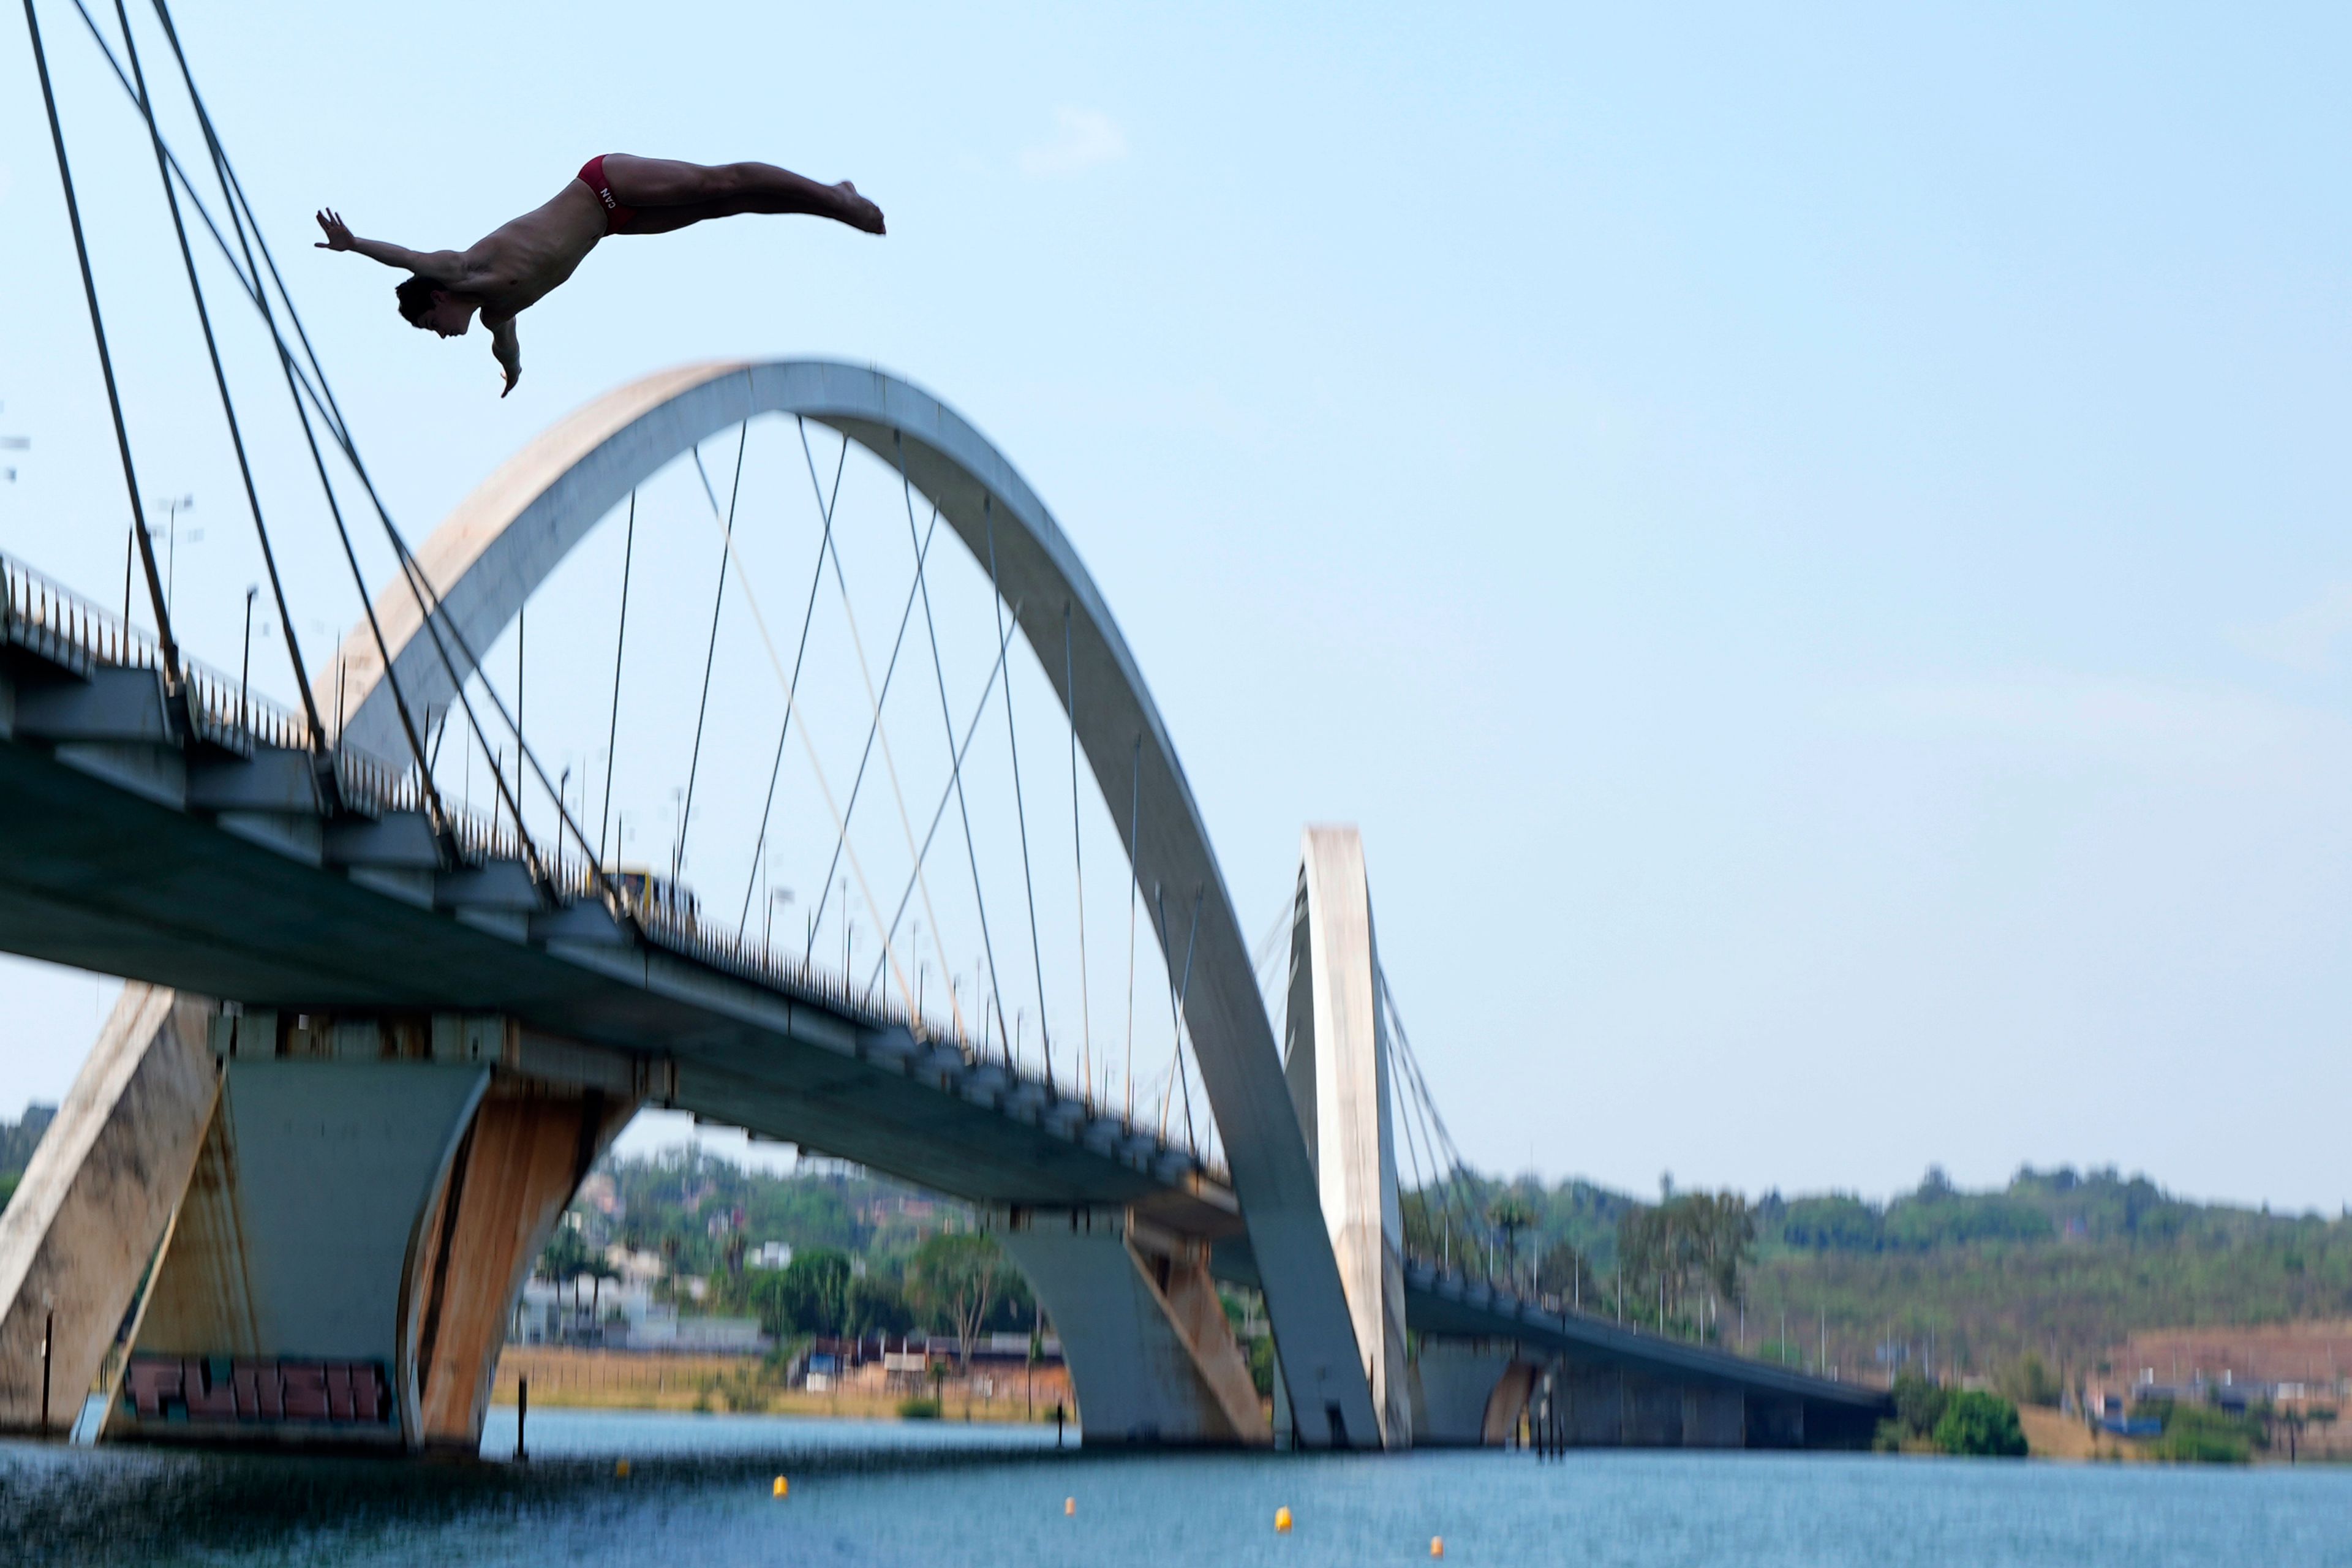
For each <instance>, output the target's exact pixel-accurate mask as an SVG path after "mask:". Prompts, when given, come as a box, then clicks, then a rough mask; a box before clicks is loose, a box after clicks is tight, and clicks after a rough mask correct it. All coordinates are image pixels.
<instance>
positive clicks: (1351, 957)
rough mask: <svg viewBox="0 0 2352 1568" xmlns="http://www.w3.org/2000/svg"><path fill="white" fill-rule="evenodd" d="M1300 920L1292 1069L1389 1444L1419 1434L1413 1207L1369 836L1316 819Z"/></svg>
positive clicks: (1306, 852)
mask: <svg viewBox="0 0 2352 1568" xmlns="http://www.w3.org/2000/svg"><path fill="white" fill-rule="evenodd" d="M1299 860H1300V864H1299V868H1298V895H1297V902H1296V903H1295V905H1294V906H1293V910H1292V915H1291V928H1290V1003H1289V1020H1290V1021H1289V1030H1288V1033H1289V1038H1288V1039H1287V1040H1286V1042H1285V1049H1284V1071H1285V1073H1286V1076H1287V1077H1288V1079H1289V1081H1290V1092H1291V1099H1292V1101H1293V1102H1294V1103H1295V1104H1296V1105H1297V1110H1298V1121H1299V1125H1300V1127H1301V1128H1302V1129H1303V1130H1304V1131H1306V1134H1307V1153H1308V1157H1309V1158H1310V1159H1311V1160H1312V1161H1313V1163H1314V1166H1315V1173H1316V1178H1317V1182H1318V1185H1319V1187H1320V1190H1321V1194H1322V1199H1323V1217H1324V1221H1325V1223H1326V1224H1327V1225H1328V1226H1329V1229H1330V1233H1331V1250H1332V1252H1333V1254H1334V1255H1335V1256H1336V1257H1337V1258H1338V1260H1339V1280H1340V1286H1341V1288H1342V1289H1344V1290H1345V1291H1346V1293H1347V1298H1348V1315H1349V1321H1350V1322H1351V1324H1352V1325H1353V1327H1354V1329H1355V1332H1356V1345H1357V1349H1358V1351H1359V1352H1360V1354H1361V1356H1362V1360H1363V1366H1364V1371H1365V1375H1366V1376H1367V1377H1368V1378H1369V1379H1370V1383H1371V1389H1372V1405H1373V1411H1374V1415H1375V1417H1376V1419H1377V1420H1378V1422H1379V1424H1380V1441H1381V1447H1387V1448H1403V1447H1411V1446H1412V1395H1411V1389H1410V1385H1409V1384H1408V1382H1407V1379H1406V1373H1405V1331H1404V1268H1403V1250H1404V1213H1403V1209H1402V1205H1401V1203H1400V1201H1399V1196H1398V1192H1397V1172H1396V1141H1395V1136H1394V1132H1393V1130H1392V1128H1391V1121H1390V1115H1389V1042H1388V1037H1387V1026H1386V1023H1385V1021H1384V1016H1383V1014H1382V1013H1381V1007H1380V997H1379V983H1378V974H1379V957H1378V949H1377V947H1376V946H1375V944H1374V941H1373V935H1372V900H1371V888H1370V881H1369V879H1367V877H1366V875H1365V871H1364V842H1363V837H1362V836H1361V835H1360V833H1359V832H1358V831H1357V830H1356V829H1355V828H1354V827H1352V826H1337V827H1309V828H1308V829H1307V832H1306V834H1305V836H1304V839H1303V841H1302V843H1301V846H1300V852H1299Z"/></svg>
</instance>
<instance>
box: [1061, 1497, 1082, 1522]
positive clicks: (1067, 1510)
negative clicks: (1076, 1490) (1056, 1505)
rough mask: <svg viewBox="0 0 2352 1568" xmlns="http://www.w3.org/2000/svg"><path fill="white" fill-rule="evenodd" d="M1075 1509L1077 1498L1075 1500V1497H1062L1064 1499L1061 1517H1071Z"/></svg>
mask: <svg viewBox="0 0 2352 1568" xmlns="http://www.w3.org/2000/svg"><path fill="white" fill-rule="evenodd" d="M1077 1511H1078V1500H1077V1499H1076V1498H1074V1497H1066V1498H1064V1499H1063V1500H1062V1517H1063V1518H1064V1519H1068V1518H1071V1517H1072V1516H1073V1515H1075V1514H1076V1512H1077Z"/></svg>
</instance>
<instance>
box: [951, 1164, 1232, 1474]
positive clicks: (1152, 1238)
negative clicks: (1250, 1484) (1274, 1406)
mask: <svg viewBox="0 0 2352 1568" xmlns="http://www.w3.org/2000/svg"><path fill="white" fill-rule="evenodd" d="M992 1225H993V1226H994V1227H995V1229H996V1236H997V1239H998V1240H999V1241H1000V1242H1002V1243H1003V1247H1004V1249H1005V1251H1007V1252H1008V1253H1010V1254H1012V1256H1013V1261H1014V1262H1016V1263H1018V1264H1019V1265H1020V1266H1021V1271H1022V1273H1023V1274H1024V1275H1026V1276H1027V1277H1028V1280H1029V1285H1030V1288H1031V1289H1033V1290H1034V1291H1035V1292H1036V1293H1037V1299H1038V1300H1040V1301H1041V1302H1043V1303H1044V1304H1045V1310H1046V1311H1048V1312H1049V1313H1051V1314H1052V1316H1053V1319H1054V1326H1055V1331H1057V1332H1059V1333H1060V1335H1061V1338H1062V1357H1063V1360H1064V1361H1065V1362H1066V1363H1067V1364H1068V1366H1069V1369H1070V1382H1071V1386H1072V1387H1073V1388H1074V1389H1075V1390H1076V1394H1077V1400H1078V1426H1079V1430H1080V1431H1081V1432H1082V1433H1084V1434H1085V1436H1086V1441H1087V1445H1088V1446H1089V1447H1117V1446H1125V1445H1149V1446H1157V1447H1168V1446H1185V1445H1194V1446H1200V1447H1264V1446H1265V1445H1266V1444H1268V1443H1270V1442H1272V1441H1273V1434H1272V1431H1271V1429H1270V1428H1269V1426H1268V1425H1267V1422H1266V1418H1265V1414H1264V1407H1263V1406H1262V1405H1261V1404H1260V1402H1259V1399H1258V1394H1257V1388H1256V1385H1255V1384H1254V1383H1253V1382H1252V1381H1251V1378H1250V1371H1249V1361H1248V1358H1247V1357H1245V1356H1244V1354H1243V1353H1242V1348H1241V1345H1240V1342H1238V1341H1236V1340H1235V1339H1234V1331H1233V1326H1232V1325H1231V1324H1230V1323H1229V1322H1227V1321H1226V1319H1225V1311H1224V1306H1223V1302H1222V1301H1221V1300H1219V1298H1218V1295H1217V1282H1216V1280H1215V1279H1213V1278H1212V1277H1211V1275H1210V1273H1209V1253H1208V1245H1207V1243H1206V1242H1203V1241H1200V1240H1197V1239H1194V1238H1189V1237H1177V1236H1174V1235H1172V1234H1170V1233H1168V1232H1166V1231H1163V1230H1161V1229H1160V1228H1159V1227H1157V1226H1153V1225H1152V1224H1151V1223H1150V1221H1149V1220H1147V1219H1145V1218H1143V1217H1142V1216H1140V1215H1137V1214H1136V1213H1135V1212H1134V1211H1133V1210H1131V1209H1129V1210H1120V1209H1068V1210H1050V1209H1047V1210H1041V1209H1018V1210H1014V1211H1012V1212H1011V1213H1010V1214H1006V1215H998V1216H994V1217H993V1219H992Z"/></svg>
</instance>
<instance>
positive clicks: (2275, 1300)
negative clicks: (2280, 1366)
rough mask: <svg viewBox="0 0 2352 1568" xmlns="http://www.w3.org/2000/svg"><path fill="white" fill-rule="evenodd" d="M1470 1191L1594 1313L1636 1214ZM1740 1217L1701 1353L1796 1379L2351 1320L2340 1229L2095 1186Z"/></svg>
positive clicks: (1775, 1206)
mask: <svg viewBox="0 0 2352 1568" xmlns="http://www.w3.org/2000/svg"><path fill="white" fill-rule="evenodd" d="M1478 1186H1479V1188H1480V1190H1481V1191H1482V1192H1483V1193H1485V1194H1488V1201H1489V1202H1491V1201H1492V1200H1493V1199H1494V1198H1496V1197H1499V1196H1500V1195H1501V1194H1504V1193H1505V1192H1508V1193H1510V1194H1513V1195H1514V1196H1515V1197H1516V1198H1517V1200H1518V1201H1519V1202H1520V1203H1521V1204H1523V1205H1526V1207H1527V1209H1528V1211H1530V1213H1531V1215H1532V1218H1533V1223H1532V1224H1531V1225H1530V1226H1529V1227H1528V1237H1524V1238H1522V1240H1521V1243H1520V1246H1521V1248H1522V1255H1523V1256H1525V1257H1528V1258H1533V1257H1536V1256H1539V1252H1538V1250H1536V1249H1538V1248H1540V1247H1545V1246H1549V1244H1551V1243H1553V1242H1555V1241H1557V1242H1565V1243H1567V1244H1568V1245H1570V1246H1571V1247H1576V1248H1577V1249H1578V1250H1579V1252H1580V1253H1581V1254H1582V1255H1583V1256H1584V1258H1585V1259H1586V1261H1587V1262H1588V1264H1589V1265H1590V1266H1591V1269H1592V1272H1593V1276H1594V1277H1595V1280H1596V1284H1597V1287H1598V1291H1599V1294H1600V1296H1601V1301H1602V1304H1603V1305H1604V1307H1607V1306H1613V1302H1612V1300H1611V1298H1610V1289H1611V1278H1612V1274H1613V1271H1614V1269H1615V1267H1616V1261H1617V1247H1618V1226H1620V1224H1621V1223H1622V1221H1623V1220H1624V1219H1625V1217H1626V1216H1627V1215H1630V1214H1633V1213H1635V1212H1636V1211H1638V1210H1640V1209H1642V1208H1643V1207H1644V1206H1646V1205H1643V1203H1642V1202H1641V1201H1640V1200H1638V1199H1635V1198H1633V1197H1632V1196H1630V1195H1628V1194H1622V1193H1616V1192H1612V1191H1610V1190H1608V1189H1606V1188H1602V1187H1598V1186H1595V1185H1593V1184H1591V1183H1588V1182H1580V1181H1579V1182H1562V1183H1559V1184H1556V1185H1553V1186H1551V1187H1545V1186H1543V1185H1542V1184H1539V1183H1537V1182H1534V1181H1532V1180H1526V1179H1523V1180H1520V1181H1517V1182H1512V1183H1508V1184H1505V1183H1498V1182H1491V1181H1487V1182H1481V1183H1479V1184H1478ZM1749 1206H1750V1211H1751V1213H1752V1214H1753V1215H1754V1216H1755V1221H1756V1251H1755V1258H1754V1261H1753V1263H1752V1265H1751V1267H1750V1268H1749V1269H1748V1286H1747V1289H1746V1291H1745V1294H1746V1297H1747V1301H1746V1311H1745V1315H1744V1320H1743V1317H1742V1314H1741V1311H1740V1309H1739V1307H1738V1305H1737V1304H1732V1303H1718V1304H1717V1307H1716V1312H1717V1329H1716V1337H1717V1339H1718V1340H1719V1342H1722V1343H1723V1344H1725V1345H1727V1346H1728V1347H1731V1348H1744V1349H1746V1350H1747V1351H1748V1352H1749V1353H1751V1354H1757V1353H1761V1354H1764V1355H1766V1356H1768V1357H1769V1358H1774V1359H1780V1360H1786V1361H1791V1362H1800V1363H1802V1364H1805V1365H1808V1366H1811V1365H1815V1364H1817V1363H1820V1362H1821V1361H1822V1357H1823V1344H1824V1341H1826V1346H1827V1360H1828V1362H1829V1363H1830V1364H1832V1365H1833V1366H1834V1367H1836V1368H1837V1369H1838V1371H1839V1373H1840V1374H1841V1375H1846V1376H1852V1375H1855V1374H1856V1373H1858V1372H1859V1373H1864V1374H1873V1375H1885V1374H1886V1373H1889V1372H1891V1371H1892V1370H1894V1369H1895V1368H1898V1367H1902V1366H1912V1367H1917V1366H1919V1365H1921V1364H1922V1363H1926V1362H1927V1360H1928V1358H1929V1357H1930V1356H1931V1355H1932V1357H1933V1363H1934V1365H1935V1367H1936V1369H1937V1371H1939V1372H1959V1373H1970V1372H1975V1373H2000V1372H2002V1371H2003V1370H2004V1369H2008V1368H2011V1367H2014V1366H2016V1365H2018V1364H2020V1363H2021V1362H2022V1360H2023V1358H2024V1356H2025V1355H2026V1354H2027V1353H2028V1352H2032V1353H2033V1354H2034V1355H2036V1356H2037V1357H2039V1358H2040V1359H2041V1361H2042V1363H2044V1364H2045V1365H2046V1366H2047V1367H2048V1368H2049V1369H2050V1370H2051V1371H2053V1372H2056V1373H2063V1372H2065V1371H2068V1370H2071V1371H2073V1372H2077V1373H2081V1372H2097V1371H2101V1370H2103V1363H2104V1358H2105V1357H2106V1356H2107V1355H2108V1354H2109V1353H2111V1352H2110V1347H2112V1346H2114V1345H2116V1344H2117V1343H2119V1342H2122V1341H2124V1340H2125V1339H2126V1338H2128V1337H2129V1336H2130V1335H2131V1334H2133V1333H2135V1332H2140V1331H2147V1330H2152V1329H2192V1328H2213V1327H2229V1326H2255V1325H2263V1324H2273V1323H2284V1322H2294V1321H2319V1320H2326V1319H2333V1318H2342V1317H2346V1316H2347V1315H2352V1218H2347V1217H2346V1216H2344V1215H2338V1216H2336V1217H2335V1218H2333V1219H2330V1218H2326V1217H2324V1216H2322V1215H2315V1214H2305V1215H2284V1214H2279V1215H2274V1214H2272V1213H2270V1212H2269V1211H2268V1210H2267V1209H2247V1208H2240V1207H2235V1206H2232V1205H2222V1204H2200V1203H2195V1202H2192V1201H2189V1200H2188V1199H2185V1198H2179V1197H2176V1196H2174V1195H2173V1194H2169V1193H2168V1192H2166V1191H2165V1190H2164V1189H2163V1188H2162V1187H2160V1186H2158V1185H2157V1184H2155V1183H2154V1182H2152V1181H2150V1180H2149V1179H2148V1178H2147V1177H2146V1176H2144V1175H2133V1176H2129V1177H2126V1176H2123V1175H2121V1174H2119V1173H2117V1172H2116V1171H2115V1170H2113V1169H2105V1170H2096V1171H2092V1172H2088V1173H2080V1172H2076V1171H2074V1170H2072V1169H2067V1168H2061V1169H2057V1170H2052V1171H2036V1170H2034V1169H2032V1168H2031V1167H2027V1168H2025V1169H2023V1170H2021V1171H2019V1172H2018V1173H2017V1174H2016V1175H2015V1176H2014V1177H2012V1178H2011V1181H2010V1183H2009V1184H2008V1185H2007V1186H2006V1187H2004V1188H2000V1189H1998V1190H1995V1191H1989V1192H1963V1191H1960V1190H1959V1189H1958V1188H1955V1187H1954V1186H1953V1185H1952V1184H1950V1182H1948V1180H1947V1179H1946V1178H1945V1176H1944V1174H1943V1173H1942V1172H1941V1171H1940V1170H1933V1169H1931V1170H1930V1171H1929V1172H1928V1173H1927V1179H1926V1180H1925V1181H1923V1182H1921V1183H1920V1184H1919V1186H1918V1189H1917V1190H1916V1191H1915V1192H1911V1193H1906V1194H1902V1195H1901V1196H1898V1197H1896V1198H1895V1199H1893V1200H1891V1201H1890V1202H1887V1203H1885V1204H1874V1203H1869V1202H1865V1201H1864V1200H1863V1199H1861V1198H1858V1197H1854V1196H1852V1195H1850V1194H1838V1193H1829V1194H1806V1195H1800V1196H1795V1197H1784V1196H1782V1195H1781V1194H1779V1193H1777V1192H1773V1193H1767V1194H1764V1195H1763V1196H1762V1197H1761V1198H1759V1199H1756V1200H1753V1201H1752V1203H1751V1204H1750V1205H1749ZM1590 1304H1591V1303H1590V1302H1588V1305H1590ZM1784 1325H1785V1326H1784Z"/></svg>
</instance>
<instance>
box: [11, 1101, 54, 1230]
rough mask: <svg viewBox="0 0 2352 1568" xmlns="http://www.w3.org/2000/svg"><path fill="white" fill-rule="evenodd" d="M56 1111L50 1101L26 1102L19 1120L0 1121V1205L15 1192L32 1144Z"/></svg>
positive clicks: (47, 1125) (44, 1130)
mask: <svg viewBox="0 0 2352 1568" xmlns="http://www.w3.org/2000/svg"><path fill="white" fill-rule="evenodd" d="M57 1114H58V1108H57V1107H56V1106H54V1105H28V1106H26V1107H25V1114H24V1116H23V1117H22V1118H20V1119H19V1120H17V1121H0V1208H5V1207H7V1206H8V1200H9V1199H10V1198H12V1197H14V1196H16V1182H17V1179H18V1178H19V1177H21V1176H22V1175H24V1173H25V1167H26V1164H27V1163H30V1162H31V1160H32V1158H33V1150H34V1147H35V1146H36V1145H37V1144H38V1143H39V1142H40V1141H41V1134H42V1133H44V1132H47V1131H48V1130H49V1123H50V1121H53V1120H55V1118H56V1116H57Z"/></svg>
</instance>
